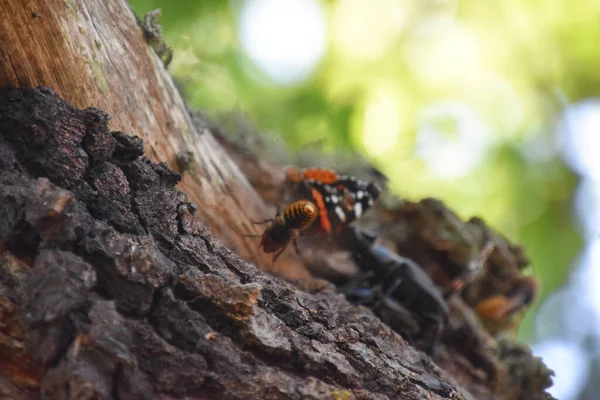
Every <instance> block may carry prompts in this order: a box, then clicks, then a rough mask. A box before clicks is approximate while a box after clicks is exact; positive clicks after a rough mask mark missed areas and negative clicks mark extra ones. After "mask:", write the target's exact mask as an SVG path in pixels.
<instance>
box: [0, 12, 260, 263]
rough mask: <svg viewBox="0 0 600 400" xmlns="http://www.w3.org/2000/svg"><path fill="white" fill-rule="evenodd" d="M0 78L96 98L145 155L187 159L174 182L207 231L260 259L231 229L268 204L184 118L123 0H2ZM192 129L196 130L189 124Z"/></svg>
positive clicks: (78, 103)
mask: <svg viewBox="0 0 600 400" xmlns="http://www.w3.org/2000/svg"><path fill="white" fill-rule="evenodd" d="M0 21H2V23H1V24H0V87H19V88H33V87H37V86H40V85H44V86H47V87H50V88H52V89H53V90H54V91H55V92H56V93H58V95H59V96H60V97H61V98H63V99H65V100H66V101H67V102H69V103H71V104H72V105H73V106H75V107H78V108H81V109H85V108H87V107H92V106H93V107H98V108H100V109H102V110H104V111H105V112H106V113H108V114H110V116H111V123H110V125H111V129H113V130H118V131H122V132H126V133H127V134H128V135H136V136H140V137H141V138H143V139H144V146H145V153H146V155H147V156H148V157H149V158H150V159H151V160H153V161H156V162H166V163H167V164H168V166H169V167H170V168H172V169H176V170H178V169H179V166H178V164H177V156H178V155H181V154H185V153H186V152H191V154H192V156H193V159H194V162H192V163H190V164H189V170H188V171H187V172H186V173H184V174H183V180H182V183H181V186H180V187H181V189H182V190H183V191H185V192H186V193H187V194H188V196H189V198H190V200H191V201H193V202H194V203H196V204H198V205H201V207H199V209H198V215H199V216H200V217H201V218H202V219H203V220H204V221H205V222H206V223H207V224H208V226H209V227H210V229H211V231H212V232H214V234H215V235H217V236H218V237H219V238H221V239H222V240H223V241H224V242H225V243H226V244H227V245H228V246H230V247H231V248H232V249H234V250H235V251H236V252H237V253H238V254H240V255H242V257H244V258H245V259H248V260H251V261H254V262H257V263H259V264H264V265H268V263H267V262H266V261H264V260H265V259H264V257H263V255H262V254H261V253H260V252H259V251H258V250H257V248H256V245H255V243H254V242H253V241H251V240H248V239H245V238H243V237H242V236H241V235H239V233H238V232H249V231H251V230H253V227H252V225H251V224H249V222H248V217H247V216H248V215H254V216H262V215H266V214H267V211H266V208H265V205H264V203H263V202H262V200H261V199H260V198H259V197H258V196H257V195H256V192H255V191H254V189H253V188H252V187H251V186H250V185H249V184H248V181H247V180H246V178H245V177H244V175H243V174H242V173H241V172H240V170H239V169H238V167H237V166H236V165H235V164H234V163H233V162H232V161H231V160H230V159H229V157H227V156H226V155H225V154H224V153H223V150H222V148H221V147H220V146H219V145H218V144H217V143H216V141H215V138H214V136H213V135H212V133H211V132H210V131H209V130H208V129H206V127H202V126H199V127H196V126H194V124H193V123H192V119H191V118H190V115H189V113H188V112H187V110H186V107H185V104H184V102H183V100H182V98H181V96H180V94H179V93H178V91H177V89H176V88H175V86H174V85H173V81H172V79H171V77H170V76H169V74H168V72H167V71H166V69H165V68H164V66H163V64H162V61H161V60H160V59H159V58H158V56H157V55H156V54H155V53H154V51H153V50H152V48H150V47H149V46H148V45H147V44H146V42H145V41H144V37H143V35H142V31H141V28H140V27H139V26H138V24H137V22H136V19H135V16H134V14H133V13H132V11H131V10H130V8H129V6H128V4H127V2H126V1H125V0H86V1H70V0H58V1H41V0H34V1H18V0H0ZM197 128H199V129H197Z"/></svg>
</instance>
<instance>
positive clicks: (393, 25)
mask: <svg viewBox="0 0 600 400" xmlns="http://www.w3.org/2000/svg"><path fill="white" fill-rule="evenodd" d="M131 3H132V6H133V7H134V9H135V11H136V12H137V13H138V15H143V14H144V13H145V12H147V11H149V10H151V9H155V8H162V10H163V17H162V22H163V26H164V33H165V36H166V39H167V42H168V44H169V45H170V46H172V47H173V49H174V50H175V57H174V60H173V62H172V64H171V66H170V67H169V69H170V70H171V72H172V74H173V75H174V76H175V77H176V78H177V79H178V81H179V82H180V83H181V86H182V87H183V88H184V89H185V95H186V97H187V100H188V101H189V102H190V104H191V105H192V106H194V107H196V108H199V109H202V110H204V111H205V112H207V113H208V114H211V115H215V116H216V115H219V114H220V113H224V112H228V111H231V110H237V111H239V112H242V113H243V114H244V115H246V116H247V118H248V119H249V120H251V121H252V122H253V123H254V124H256V126H258V128H259V129H260V130H261V131H262V132H265V133H266V134H269V135H273V136H278V137H281V138H283V139H284V140H285V141H286V142H287V143H288V144H289V145H290V146H292V148H296V149H298V148H302V146H306V145H307V144H309V143H313V142H315V141H317V140H320V139H325V140H324V142H323V146H324V147H325V149H327V150H334V149H335V150H349V149H356V150H358V151H359V152H360V153H362V154H363V155H364V156H365V157H367V158H368V159H369V160H370V161H372V162H373V163H374V164H375V165H376V166H377V167H378V168H379V169H380V170H382V172H384V173H385V174H386V175H388V176H389V177H390V178H391V184H390V186H391V188H392V190H394V191H395V192H396V193H397V194H398V195H400V196H402V197H405V198H409V199H413V200H418V199H420V198H422V197H430V196H434V197H438V198H440V199H442V200H443V201H445V202H446V203H447V204H448V205H449V206H450V207H451V208H453V209H454V210H456V211H458V212H459V214H460V215H461V216H462V217H465V218H466V217H470V216H472V215H479V216H482V217H483V218H484V219H485V220H486V221H488V222H489V223H490V224H492V225H493V226H494V227H495V228H497V229H498V230H500V231H501V232H502V233H504V234H505V235H506V236H507V237H509V238H510V239H512V240H514V241H517V242H519V243H522V244H524V245H525V247H526V249H527V251H528V254H529V256H530V257H531V258H532V260H533V262H534V268H535V273H536V274H537V275H538V276H539V277H540V279H541V281H542V289H543V293H542V299H541V301H540V302H538V303H537V304H536V307H534V309H533V311H532V312H530V313H529V314H528V317H527V318H526V320H525V321H524V324H523V326H522V329H521V331H520V333H519V335H520V338H521V339H522V340H524V341H526V342H528V343H530V344H532V346H533V349H534V352H535V353H536V354H537V355H540V356H541V357H543V358H544V360H545V361H546V363H547V364H548V365H549V366H550V367H551V368H552V369H554V370H555V371H556V377H555V380H554V382H555V383H554V386H553V387H552V388H551V389H550V392H551V393H552V394H553V395H554V396H555V397H557V398H558V399H560V400H571V399H573V400H574V399H590V400H591V399H597V393H600V379H598V378H600V270H599V265H600V131H599V129H600V99H599V98H598V95H599V91H600V2H599V1H597V0H572V1H570V2H565V1H560V0H546V1H544V2H534V1H526V0H504V1H501V2H486V1H478V0H465V1H461V2H459V1H458V0H420V1H419V0H368V1H367V0H339V1H319V0H246V1H242V0H240V1H219V2H216V1H215V2H207V1H192V0H134V1H132V2H131Z"/></svg>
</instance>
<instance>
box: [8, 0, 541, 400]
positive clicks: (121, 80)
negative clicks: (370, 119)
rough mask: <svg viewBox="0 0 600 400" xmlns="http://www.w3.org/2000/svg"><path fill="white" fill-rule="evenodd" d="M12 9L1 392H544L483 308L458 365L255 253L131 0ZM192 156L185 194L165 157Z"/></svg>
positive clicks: (213, 153)
mask: <svg viewBox="0 0 600 400" xmlns="http://www.w3.org/2000/svg"><path fill="white" fill-rule="evenodd" d="M0 21H2V24H1V25H0V51H1V53H0V86H3V87H7V86H8V87H14V88H20V89H2V90H0V398H7V399H37V398H61V399H68V398H70V399H85V398H98V399H113V398H114V399H151V398H164V399H174V398H196V399H264V398H270V399H290V398H291V399H311V398H312V399H350V398H358V399H362V398H364V399H371V398H380V399H422V398H426V399H496V398H498V399H500V398H504V399H519V398H529V399H544V398H547V395H545V393H544V391H543V389H544V388H545V387H547V385H548V380H547V379H548V372H547V371H546V370H545V369H544V367H543V364H541V363H539V362H538V361H536V360H534V359H532V357H531V354H530V352H529V351H528V350H527V349H526V348H524V347H522V346H517V345H514V344H513V343H511V342H506V343H505V342H499V343H496V342H494V341H493V340H492V339H491V338H490V337H489V336H488V335H487V334H486V333H485V332H484V331H482V330H481V328H480V327H479V326H478V325H477V323H476V322H473V320H471V319H469V318H465V321H463V322H461V325H460V326H461V327H463V328H464V327H469V329H467V328H465V329H463V330H460V329H455V330H454V331H453V332H455V333H457V334H458V333H460V332H463V333H464V335H462V336H460V335H459V338H458V339H457V338H455V339H454V341H455V342H457V343H459V342H461V343H462V345H461V346H459V345H456V346H455V347H453V348H450V349H449V350H448V351H447V352H446V353H444V354H445V355H443V356H442V359H441V365H443V366H444V368H445V370H444V369H442V368H440V367H439V366H438V365H436V364H435V363H434V362H432V361H431V359H430V358H429V357H427V356H426V355H424V354H422V353H420V352H418V351H416V350H415V349H414V348H413V347H411V346H409V345H408V344H407V342H406V341H404V340H403V339H402V338H401V337H400V336H399V335H398V334H396V333H395V332H394V331H392V330H391V329H390V328H389V327H388V326H386V325H384V324H382V323H381V322H380V321H379V320H378V319H377V318H376V317H375V316H374V315H373V313H372V312H371V311H370V310H368V309H366V308H364V307H358V308H357V307H354V306H352V305H350V304H349V303H348V302H347V301H346V299H345V298H344V297H343V296H341V295H339V294H336V293H335V291H334V287H333V286H331V285H329V286H326V287H324V288H321V290H320V291H318V292H317V293H307V292H304V291H300V290H298V289H297V288H294V287H292V286H290V285H289V284H287V283H285V282H284V281H282V280H280V279H277V278H275V277H272V276H270V275H267V274H265V273H263V272H261V271H260V270H259V269H257V268H256V267H254V266H253V265H251V264H249V263H247V262H246V261H244V260H243V258H245V259H250V260H255V261H256V262H257V263H260V264H261V265H268V262H266V261H265V259H264V257H263V255H262V254H260V253H259V252H258V250H257V249H256V243H254V242H251V241H247V242H246V241H245V240H244V239H243V238H242V237H241V234H240V233H241V232H248V231H250V229H251V227H250V224H249V223H248V219H247V217H248V214H253V215H259V214H262V215H264V213H265V205H264V203H263V202H262V200H261V199H260V197H259V196H258V195H257V194H256V193H255V191H254V189H253V187H252V186H251V185H250V184H249V183H248V181H247V180H246V178H245V176H244V175H243V174H242V173H241V172H240V170H239V168H238V167H237V165H236V164H235V163H234V162H233V161H232V160H231V159H230V158H229V156H228V155H227V153H226V152H225V151H224V150H223V149H222V147H221V146H220V145H219V144H218V143H217V142H216V140H215V138H214V136H213V135H212V133H211V132H210V131H209V129H208V128H206V125H204V128H203V129H201V130H200V131H198V129H197V126H201V125H202V124H200V125H198V124H196V126H195V125H194V123H193V121H192V119H191V118H190V116H189V114H188V113H187V111H186V108H185V105H184V103H183V101H182V100H181V98H180V96H179V94H178V93H177V91H176V90H175V88H174V86H173V84H172V81H171V79H170V77H169V76H168V74H167V73H166V71H165V69H164V68H163V66H162V64H161V63H160V61H159V59H158V57H157V56H156V55H155V54H154V53H153V52H152V50H151V49H149V48H148V47H147V46H146V45H145V43H144V41H143V39H142V34H141V31H140V29H139V27H138V26H137V24H136V21H135V18H134V17H133V15H132V13H131V11H130V10H129V8H128V6H127V4H126V3H125V2H122V1H118V0H116V1H108V0H105V1H100V0H92V1H85V2H71V1H67V2H61V1H56V2H41V1H39V2H36V1H34V2H17V1H11V0H0ZM38 85H45V86H48V87H50V88H52V89H48V88H38V89H27V88H31V87H35V86H38ZM69 103H70V104H69ZM71 104H72V105H71ZM90 106H93V107H99V108H88V107H90ZM100 108H101V109H102V110H104V111H102V110H100ZM80 109H84V110H80ZM105 111H106V112H108V113H110V114H111V117H112V118H111V120H110V127H111V129H109V128H108V125H109V121H108V118H107V115H106V114H105ZM122 132H125V134H124V133H122ZM134 135H138V136H140V137H141V138H143V139H144V141H143V142H142V141H141V140H140V139H139V138H137V137H136V136H134ZM187 151H190V152H192V154H193V158H194V162H193V163H192V164H191V165H190V169H189V170H188V171H185V172H183V171H182V172H183V180H182V182H181V186H180V188H181V189H182V190H183V192H185V193H186V194H183V193H181V192H178V191H177V190H175V185H177V183H178V182H179V179H180V176H179V175H178V174H177V173H174V172H173V171H172V170H170V169H169V168H168V167H167V166H166V165H164V164H159V162H162V161H166V162H167V163H168V164H169V166H171V167H173V168H175V167H176V166H177V163H176V158H177V155H178V154H181V153H184V152H187ZM144 152H145V154H146V155H147V157H148V158H149V159H146V158H145V157H143V154H144ZM188 200H189V202H188ZM192 203H193V204H192ZM194 204H195V205H194ZM200 221H202V222H205V223H206V225H207V226H208V229H207V228H206V227H205V226H204V224H203V223H201V222H200ZM211 232H212V233H211ZM213 234H214V235H215V236H216V237H214V236H213ZM222 243H223V244H222ZM230 249H231V250H230ZM232 250H233V251H232ZM236 253H237V254H236ZM238 254H239V255H240V256H241V258H240V256H238ZM288 261H289V260H283V263H284V265H286V270H287V266H288V265H289V264H287V262H288ZM295 271H296V272H295V273H294V276H293V277H296V278H307V277H308V274H307V273H306V271H305V270H303V269H301V268H300V269H297V270H295ZM463 305H464V304H462V303H460V301H459V302H458V305H457V306H456V307H461V306H463ZM469 311H470V310H465V311H464V313H463V315H465V316H469V315H470V314H469ZM461 329H462V328H461ZM464 341H467V342H468V345H467V346H465V344H464ZM474 360H475V361H474ZM523 396H526V397H523Z"/></svg>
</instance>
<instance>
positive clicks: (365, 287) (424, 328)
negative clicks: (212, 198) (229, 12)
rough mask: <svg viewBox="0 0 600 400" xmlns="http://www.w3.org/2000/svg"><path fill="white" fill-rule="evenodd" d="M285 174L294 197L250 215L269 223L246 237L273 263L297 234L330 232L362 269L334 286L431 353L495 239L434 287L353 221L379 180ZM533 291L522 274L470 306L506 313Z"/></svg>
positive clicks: (371, 200) (317, 171) (372, 198)
mask: <svg viewBox="0 0 600 400" xmlns="http://www.w3.org/2000/svg"><path fill="white" fill-rule="evenodd" d="M285 177H286V178H285V184H286V186H287V187H291V188H292V191H293V192H294V193H295V194H296V200H295V201H293V202H291V204H290V205H289V206H287V207H286V208H285V209H284V210H283V212H282V211H281V209H280V206H279V205H278V206H277V212H276V214H275V217H274V218H269V219H266V220H263V221H253V222H254V223H255V224H267V226H266V228H265V230H264V232H263V234H262V235H247V236H256V237H260V238H261V240H260V245H259V247H260V248H261V249H262V250H263V251H264V252H265V253H273V259H272V262H273V263H275V261H276V260H277V259H278V257H279V256H280V255H281V254H282V253H283V252H284V251H285V250H286V248H287V247H288V246H289V245H290V244H293V245H294V248H295V250H296V252H297V253H298V254H300V251H299V249H298V243H297V239H298V238H299V237H300V236H303V235H321V234H324V235H328V236H329V237H334V236H335V238H336V242H337V244H338V245H339V247H341V248H343V249H344V250H346V251H347V252H348V253H350V255H351V258H352V260H353V261H354V263H355V264H356V265H357V266H358V267H359V269H360V271H361V273H360V274H359V275H358V276H357V277H354V278H351V279H348V280H347V281H346V282H345V283H343V284H341V285H339V290H340V292H342V293H344V294H345V295H346V297H347V298H348V299H349V300H350V301H351V302H353V303H355V304H360V305H365V306H368V307H370V308H371V309H372V310H373V311H374V312H375V314H377V315H378V316H379V317H380V318H381V319H382V320H383V321H384V322H386V323H387V324H388V325H390V326H391V327H392V328H393V329H394V330H396V331H398V332H399V333H401V334H402V335H403V336H404V337H405V338H407V339H409V340H411V338H413V337H415V338H416V337H418V338H419V343H420V344H421V345H422V347H424V350H425V351H426V352H427V353H429V354H430V355H432V356H435V355H436V353H437V344H438V342H439V340H440V335H441V333H442V331H443V329H444V326H446V325H447V323H448V320H449V317H450V311H449V307H448V299H449V298H450V296H452V295H455V294H457V293H460V292H461V291H462V290H463V288H464V287H465V285H467V284H468V283H470V282H471V280H472V279H473V277H474V276H475V274H476V273H477V272H478V269H479V270H481V268H482V266H483V264H484V263H485V261H486V260H487V258H488V256H489V255H490V253H491V252H492V250H493V249H494V246H493V244H491V243H487V244H486V245H484V247H483V248H482V250H481V254H480V258H481V260H480V261H479V262H476V263H475V264H477V265H478V266H479V268H473V269H468V270H467V271H466V272H465V273H463V274H461V275H458V276H456V277H455V278H454V279H453V280H452V282H451V284H450V285H449V287H448V288H445V289H440V287H439V285H437V284H436V283H435V282H434V281H433V280H432V278H431V277H430V276H429V275H428V274H427V272H426V271H425V270H424V269H423V268H421V266H420V265H419V264H417V263H416V262H414V261H412V260H411V259H408V258H405V257H402V256H400V255H399V254H397V253H396V252H394V251H392V250H390V249H389V248H388V247H385V246H383V245H381V244H380V243H379V242H378V236H377V235H376V234H373V233H371V232H368V231H366V230H364V229H361V228H358V227H355V226H353V225H351V223H352V222H354V221H356V220H357V219H359V218H361V217H362V216H363V214H364V213H365V212H366V211H367V210H368V209H369V208H370V207H371V206H373V204H375V202H376V201H377V200H378V198H379V197H380V194H381V189H380V187H379V186H378V185H377V184H375V183H374V182H365V181H361V180H359V179H357V178H355V177H353V176H349V175H343V174H338V173H337V172H335V171H333V170H330V169H324V168H309V169H298V168H295V167H288V168H287V169H286V170H285ZM298 198H299V199H298ZM536 291H537V285H536V281H535V280H534V279H530V278H524V279H523V283H522V284H521V285H516V286H515V290H514V291H513V292H511V293H509V294H506V295H499V296H496V297H493V298H489V299H486V300H485V301H484V302H482V303H481V304H479V308H476V310H475V311H476V312H478V313H479V314H480V316H481V317H482V318H488V317H489V316H490V315H491V316H493V317H497V318H500V317H502V318H504V317H506V316H508V315H510V314H511V313H514V312H516V311H518V310H521V309H522V308H523V307H524V306H525V305H528V304H530V303H531V302H532V301H533V299H534V297H535V294H536ZM424 338H425V339H424Z"/></svg>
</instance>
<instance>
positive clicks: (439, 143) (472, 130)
mask: <svg viewBox="0 0 600 400" xmlns="http://www.w3.org/2000/svg"><path fill="white" fill-rule="evenodd" d="M420 121H421V122H420V124H419V129H418V131H417V147H416V153H417V155H418V156H419V157H420V158H421V159H423V160H424V161H425V162H426V163H427V165H428V167H429V168H430V170H431V171H432V172H433V173H434V174H435V175H437V176H440V177H444V178H448V179H451V178H458V177H461V176H463V175H465V174H467V173H468V172H469V171H471V170H472V169H473V168H474V167H475V166H477V165H478V164H479V163H480V162H481V160H482V159H483V158H484V157H485V155H486V151H487V149H488V147H489V132H488V130H487V127H486V126H485V124H484V123H483V121H482V120H481V119H480V118H479V116H478V115H477V113H475V111H473V110H472V109H471V108H470V107H468V106H467V105H464V104H461V103H457V102H450V103H444V104H438V105H433V106H430V107H426V108H425V110H424V111H423V113H422V115H421V118H420Z"/></svg>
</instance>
